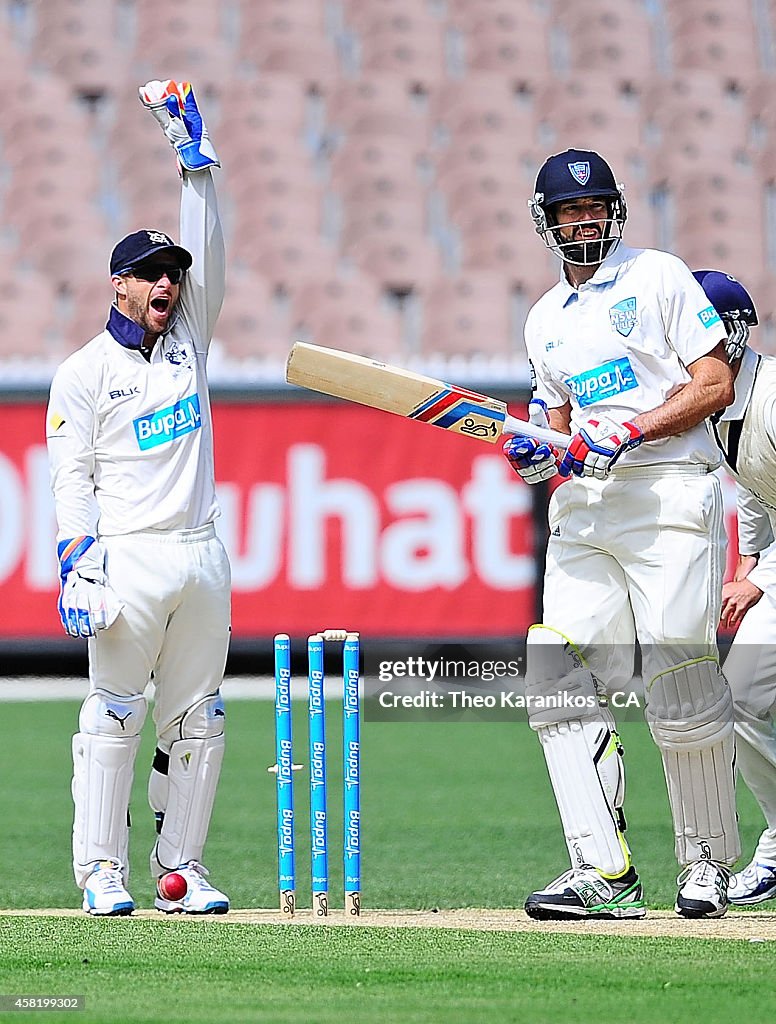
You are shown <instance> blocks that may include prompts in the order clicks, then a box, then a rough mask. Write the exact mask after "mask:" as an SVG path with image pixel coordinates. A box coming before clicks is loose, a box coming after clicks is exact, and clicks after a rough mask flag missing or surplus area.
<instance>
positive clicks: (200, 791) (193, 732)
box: [148, 693, 224, 877]
mask: <svg viewBox="0 0 776 1024" xmlns="http://www.w3.org/2000/svg"><path fill="white" fill-rule="evenodd" d="M178 731H179V738H177V739H175V740H174V741H173V743H172V744H171V746H170V749H169V754H168V756H167V760H166V764H165V757H164V751H163V750H162V749H161V746H160V749H158V750H157V752H156V756H155V758H154V767H153V769H152V771H151V778H150V780H149V784H148V800H149V803H150V804H151V808H152V809H153V811H154V813H155V814H156V817H157V823H159V824H158V828H159V838H158V839H157V842H156V845H155V846H154V849H153V850H152V852H151V862H150V863H151V874H152V875H153V876H154V877H158V876H159V875H161V874H164V872H165V871H171V870H173V869H174V868H177V867H179V866H180V865H181V864H185V863H187V862H188V861H191V860H194V861H200V860H201V859H202V850H203V848H204V846H205V840H206V839H207V833H208V828H209V827H210V817H211V815H212V813H213V803H214V801H215V795H216V788H217V786H218V778H219V775H220V773H221V764H222V762H223V757H224V705H223V701H222V700H221V695H220V693H216V694H211V695H210V696H208V697H204V698H203V699H202V700H200V701H198V702H197V703H196V704H194V705H193V706H192V707H191V708H190V709H189V710H188V711H187V712H186V714H185V715H184V716H183V718H182V720H181V723H180V726H179V727H178ZM162 742H163V739H162V738H161V737H160V743H162ZM165 767H166V769H167V773H166V775H165V773H164V768H165Z"/></svg>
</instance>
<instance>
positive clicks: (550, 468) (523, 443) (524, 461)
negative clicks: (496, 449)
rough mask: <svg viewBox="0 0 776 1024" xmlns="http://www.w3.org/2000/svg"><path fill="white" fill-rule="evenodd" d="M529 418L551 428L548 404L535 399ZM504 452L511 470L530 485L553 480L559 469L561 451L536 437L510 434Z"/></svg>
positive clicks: (530, 403)
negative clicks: (512, 435)
mask: <svg viewBox="0 0 776 1024" xmlns="http://www.w3.org/2000/svg"><path fill="white" fill-rule="evenodd" d="M528 419H529V420H530V421H531V423H535V424H536V425H537V426H538V427H548V426H549V425H550V420H549V417H548V415H547V403H546V402H543V401H542V400H541V399H540V398H532V399H531V401H530V402H529V403H528ZM503 452H504V455H505V456H506V458H507V461H508V462H509V464H510V466H511V467H512V469H514V471H515V472H516V473H517V474H518V475H519V476H521V477H522V478H523V480H525V482H526V483H527V484H539V483H542V481H544V480H550V479H552V477H554V476H555V474H556V473H557V472H558V459H559V458H560V452H559V451H558V449H557V448H556V447H555V445H552V444H547V442H541V441H537V439H536V438H535V437H524V436H522V435H516V436H514V437H510V438H508V439H507V440H506V441H505V442H504V447H503Z"/></svg>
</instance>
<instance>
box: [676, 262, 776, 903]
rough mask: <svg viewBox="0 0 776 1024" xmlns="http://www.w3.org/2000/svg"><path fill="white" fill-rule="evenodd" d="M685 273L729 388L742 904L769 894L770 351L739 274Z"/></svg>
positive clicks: (773, 424) (721, 429)
mask: <svg viewBox="0 0 776 1024" xmlns="http://www.w3.org/2000/svg"><path fill="white" fill-rule="evenodd" d="M695 277H696V278H697V279H698V281H699V282H700V284H701V286H702V287H703V290H704V291H705V292H706V295H707V296H708V297H709V299H710V301H711V302H712V303H713V305H714V308H715V309H716V311H717V312H718V313H719V315H720V317H721V319H722V322H723V324H724V325H725V329H726V331H727V334H728V341H727V344H726V346H725V348H726V351H727V355H728V359H729V360H730V365H731V368H732V370H733V374H734V376H735V388H736V397H735V401H734V402H733V404H732V405H731V406H730V407H729V408H728V409H726V410H725V412H724V413H723V414H722V416H721V417H720V418H719V419H718V421H717V422H716V423H715V430H716V432H717V435H718V438H719V443H720V447H721V448H722V451H723V453H724V455H725V462H726V464H727V466H728V469H729V470H730V471H731V473H732V474H733V475H734V476H735V478H736V481H737V484H736V490H737V505H738V550H739V559H738V566H737V568H736V573H735V578H734V579H733V580H732V581H731V582H730V583H726V584H725V586H724V588H723V590H722V624H723V626H727V627H729V628H731V629H737V632H736V635H735V637H734V639H733V643H732V645H731V647H730V651H729V653H728V656H727V658H726V660H725V666H724V668H725V675H726V676H727V679H728V681H729V683H730V688H731V690H732V692H733V703H734V708H735V733H736V765H737V767H738V771H739V773H740V775H741V777H742V778H743V779H744V781H745V782H746V784H747V786H748V787H749V789H750V790H751V791H752V793H753V794H754V796H755V799H756V800H757V802H758V804H759V805H760V807H761V809H762V812H763V816H764V818H765V823H766V827H765V829H764V831H763V833H762V835H761V836H760V840H759V842H758V844H757V848H756V850H755V851H754V855H753V857H752V860H751V861H750V863H749V864H747V866H746V867H745V868H743V869H742V870H741V871H739V872H737V873H736V874H734V875H733V876H732V877H731V879H730V885H729V888H728V898H729V899H730V902H731V903H736V904H739V905H741V906H747V905H750V904H755V903H761V902H763V900H768V899H773V898H774V897H776V727H775V724H774V723H775V722H776V549H774V546H773V540H774V531H775V530H776V483H774V481H776V409H774V401H773V396H774V393H776V358H774V357H773V356H762V355H759V354H758V353H757V352H755V351H754V350H753V349H751V348H749V346H748V341H749V335H750V329H751V328H752V327H755V326H756V325H757V310H756V309H755V305H754V301H753V300H752V297H751V295H750V294H749V292H748V291H747V290H746V288H744V286H743V285H742V284H741V282H740V281H737V280H736V278H735V277H733V276H732V275H730V274H726V273H724V272H723V271H720V270H699V271H696V273H695ZM758 499H759V500H758Z"/></svg>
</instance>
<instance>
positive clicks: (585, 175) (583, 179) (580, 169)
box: [569, 160, 590, 185]
mask: <svg viewBox="0 0 776 1024" xmlns="http://www.w3.org/2000/svg"><path fill="white" fill-rule="evenodd" d="M569 170H570V171H571V174H572V177H573V178H574V180H575V181H578V182H579V184H580V185H587V183H588V181H589V180H590V164H589V163H588V162H587V160H577V161H576V162H575V163H573V164H569Z"/></svg>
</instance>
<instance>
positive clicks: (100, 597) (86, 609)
mask: <svg viewBox="0 0 776 1024" xmlns="http://www.w3.org/2000/svg"><path fill="white" fill-rule="evenodd" d="M57 554H58V555H59V578H60V587H59V601H58V603H57V607H58V609H59V617H60V618H61V620H62V626H63V628H64V630H65V632H66V633H69V634H70V636H94V634H95V633H96V631H97V630H98V629H108V627H109V626H112V625H113V623H114V622H115V621H116V619H117V618H118V616H119V612H120V611H121V609H122V608H123V607H124V605H123V603H122V602H121V601H120V600H119V599H118V596H117V595H116V593H115V591H114V590H113V589H112V588H111V587H110V586H109V585H108V581H107V578H106V576H105V551H104V550H103V547H102V545H101V544H98V542H97V541H96V540H95V539H94V537H88V536H82V537H72V538H71V539H70V540H63V541H60V543H59V544H58V545H57Z"/></svg>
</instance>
